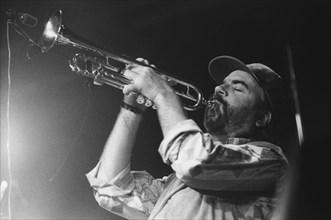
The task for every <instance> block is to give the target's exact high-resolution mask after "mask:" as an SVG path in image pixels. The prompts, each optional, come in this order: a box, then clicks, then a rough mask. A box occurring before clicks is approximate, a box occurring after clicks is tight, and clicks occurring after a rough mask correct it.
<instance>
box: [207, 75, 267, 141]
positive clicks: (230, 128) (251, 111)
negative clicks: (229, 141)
mask: <svg viewBox="0 0 331 220" xmlns="http://www.w3.org/2000/svg"><path fill="white" fill-rule="evenodd" d="M262 99H263V90H262V88H261V87H260V86H259V85H258V84H257V82H256V81H255V80H254V78H253V77H252V76H251V75H250V74H249V73H246V72H244V71H240V70H236V71H234V72H232V73H231V74H230V75H229V76H228V77H226V78H225V79H224V82H223V83H222V84H221V85H219V86H217V87H216V88H215V93H214V94H213V95H212V96H211V98H210V101H212V102H213V105H210V106H207V108H206V110H205V116H204V125H205V128H206V129H207V131H208V132H209V133H211V134H212V135H230V136H231V135H232V134H235V135H240V136H242V137H243V136H247V135H248V134H249V133H250V132H251V129H253V128H254V125H255V121H256V109H257V106H258V104H260V103H261V101H262Z"/></svg>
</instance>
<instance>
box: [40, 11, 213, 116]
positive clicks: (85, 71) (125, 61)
mask: <svg viewBox="0 0 331 220" xmlns="http://www.w3.org/2000/svg"><path fill="white" fill-rule="evenodd" d="M68 32H69V31H68V30H66V27H65V26H64V25H63V24H62V12H61V10H59V11H57V12H56V13H55V14H54V15H52V16H51V17H50V19H49V20H48V22H47V23H46V26H45V30H44V32H43V35H42V37H41V39H40V42H41V50H42V52H47V51H49V50H50V49H51V48H52V47H53V46H54V44H60V45H69V46H73V47H76V48H79V49H81V50H83V51H88V52H93V53H95V54H96V56H93V57H92V56H88V55H86V54H84V53H79V54H76V55H75V56H74V57H73V58H72V59H71V60H70V61H69V66H70V68H71V70H72V71H74V72H77V73H78V74H81V75H83V76H86V77H90V78H92V79H93V81H94V84H96V85H103V84H107V85H110V86H112V87H115V88H118V89H123V86H124V85H127V84H130V83H132V82H131V80H129V79H127V78H126V77H125V76H124V75H123V71H124V69H125V67H126V65H129V64H135V65H140V66H148V67H150V68H152V69H153V70H154V71H155V72H156V73H157V74H159V75H160V76H161V77H162V78H163V79H164V80H166V81H167V82H168V83H169V84H170V85H171V86H172V87H173V89H174V90H175V92H176V94H177V95H178V96H179V97H181V100H182V103H183V107H184V108H185V109H186V110H189V111H195V110H197V109H199V108H200V107H202V106H203V105H209V104H211V102H209V101H206V100H205V99H204V97H203V95H202V92H201V91H200V90H199V89H198V88H197V87H195V86H194V85H192V84H190V83H188V82H185V81H183V80H180V79H178V78H176V77H174V76H172V75H171V74H169V73H166V72H165V71H162V70H160V69H158V68H155V67H151V66H149V65H146V64H144V63H141V62H138V61H136V60H134V59H132V58H130V57H127V56H124V55H118V54H115V53H111V52H109V51H105V50H102V49H99V48H96V47H94V46H91V45H89V44H87V43H85V42H82V41H79V40H77V39H75V38H73V36H71V35H70V34H69V33H68ZM141 97H142V96H140V98H139V100H137V101H138V102H140V103H141V102H142V103H145V105H146V106H153V107H154V108H156V106H155V105H153V103H152V102H151V101H150V100H147V99H144V98H141Z"/></svg>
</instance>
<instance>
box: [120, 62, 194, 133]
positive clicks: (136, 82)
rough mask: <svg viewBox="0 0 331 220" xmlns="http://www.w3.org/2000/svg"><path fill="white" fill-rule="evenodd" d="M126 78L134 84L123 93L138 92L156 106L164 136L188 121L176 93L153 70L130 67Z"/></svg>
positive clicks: (136, 66) (125, 88) (142, 67)
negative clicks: (182, 122)
mask: <svg viewBox="0 0 331 220" xmlns="http://www.w3.org/2000/svg"><path fill="white" fill-rule="evenodd" d="M137 60H138V61H139V62H144V63H145V64H147V65H149V63H148V61H147V60H144V59H141V58H138V59H137ZM151 66H152V65H151ZM124 76H125V77H127V78H128V79H130V80H132V82H133V83H132V84H129V85H125V86H124V88H123V93H124V94H125V95H128V94H130V93H131V92H136V93H139V94H142V95H143V96H145V97H146V98H148V99H149V100H150V101H152V102H154V103H155V104H156V107H157V113H158V116H159V120H160V124H161V127H162V131H163V134H164V135H165V134H167V133H168V131H169V130H170V129H171V128H172V127H173V126H175V125H176V124H177V123H178V122H180V121H183V120H186V119H187V117H186V114H185V112H184V110H183V106H182V104H181V102H180V100H179V97H178V96H177V94H176V92H175V91H174V90H173V88H172V87H171V86H170V85H169V84H168V82H167V81H166V80H165V79H163V78H162V77H161V76H160V75H159V74H157V73H156V72H155V71H154V70H153V69H152V68H150V67H145V66H138V65H130V66H128V67H127V69H126V71H125V72H124Z"/></svg>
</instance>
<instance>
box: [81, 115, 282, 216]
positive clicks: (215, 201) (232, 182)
mask: <svg viewBox="0 0 331 220" xmlns="http://www.w3.org/2000/svg"><path fill="white" fill-rule="evenodd" d="M159 153H160V155H161V156H162V159H163V161H164V162H165V163H167V164H169V165H171V167H172V169H173V170H174V173H173V174H170V175H169V176H166V177H163V178H159V179H154V178H153V177H152V176H151V175H150V174H148V173H147V172H146V171H131V170H130V165H129V164H128V166H127V167H126V168H125V169H124V170H123V171H122V172H121V173H119V174H118V175H117V176H116V177H115V178H114V179H113V180H111V181H108V182H107V181H103V180H100V179H98V178H96V177H97V174H98V171H99V167H100V163H101V162H99V163H98V164H97V166H96V167H95V168H94V169H93V170H92V171H91V172H89V173H88V174H87V175H86V176H87V178H88V180H89V182H90V184H91V186H92V188H93V191H94V196H95V198H96V200H97V202H98V203H99V205H100V206H101V207H103V208H105V209H106V210H108V211H110V212H113V213H115V214H117V215H119V216H122V217H125V218H128V219H147V218H148V219H224V220H225V219H238V220H240V219H268V218H270V216H271V213H272V211H273V209H274V206H275V198H277V194H278V193H280V192H279V191H277V190H276V189H281V188H282V187H281V186H280V183H282V182H284V181H283V179H284V178H285V176H286V170H287V160H286V158H285V156H284V155H283V153H282V151H281V149H280V148H279V147H277V146H275V145H272V144H270V143H267V142H250V140H248V139H241V138H231V139H229V140H228V141H227V143H224V144H223V143H221V142H214V141H213V140H212V138H211V136H210V134H208V133H203V132H202V131H201V129H200V128H199V127H198V126H197V125H196V123H195V122H194V121H192V120H186V121H182V122H180V123H178V124H177V125H176V126H175V127H173V128H172V129H171V130H170V131H169V132H168V133H167V134H166V136H165V137H164V139H163V141H162V143H161V145H160V147H159Z"/></svg>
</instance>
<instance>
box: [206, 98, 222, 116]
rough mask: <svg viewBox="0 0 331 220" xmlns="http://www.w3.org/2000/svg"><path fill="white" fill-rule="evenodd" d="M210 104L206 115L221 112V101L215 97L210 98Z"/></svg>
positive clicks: (214, 114) (216, 114) (215, 114)
mask: <svg viewBox="0 0 331 220" xmlns="http://www.w3.org/2000/svg"><path fill="white" fill-rule="evenodd" d="M210 102H211V104H210V105H209V106H208V115H209V116H210V117H216V116H218V115H219V114H220V113H221V109H222V103H221V102H220V101H218V100H216V99H212V100H210Z"/></svg>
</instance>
